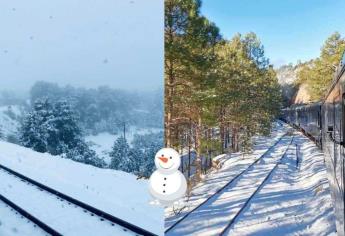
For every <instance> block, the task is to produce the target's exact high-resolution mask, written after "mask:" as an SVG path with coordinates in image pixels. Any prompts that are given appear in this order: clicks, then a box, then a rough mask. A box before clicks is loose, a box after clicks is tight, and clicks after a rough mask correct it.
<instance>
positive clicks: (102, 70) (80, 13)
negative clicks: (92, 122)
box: [0, 0, 164, 91]
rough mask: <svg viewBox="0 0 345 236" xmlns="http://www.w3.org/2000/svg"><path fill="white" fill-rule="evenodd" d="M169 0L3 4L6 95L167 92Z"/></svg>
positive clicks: (0, 49)
mask: <svg viewBox="0 0 345 236" xmlns="http://www.w3.org/2000/svg"><path fill="white" fill-rule="evenodd" d="M163 16H164V11H163V0H50V1H47V0H29V1H25V0H24V1H23V0H1V1H0V29H1V37H0V68H1V69H0V90H2V89H12V90H18V91H25V90H28V89H29V88H30V86H31V85H32V84H33V83H34V82H35V81H37V80H46V81H51V82H56V83H59V84H62V85H65V84H72V85H74V86H83V87H97V86H99V85H109V86H110V87H113V88H124V89H134V90H151V89H157V88H159V87H163V53H164V47H163V27H164V22H163V20H164V17H163Z"/></svg>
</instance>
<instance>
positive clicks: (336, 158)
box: [322, 54, 345, 236]
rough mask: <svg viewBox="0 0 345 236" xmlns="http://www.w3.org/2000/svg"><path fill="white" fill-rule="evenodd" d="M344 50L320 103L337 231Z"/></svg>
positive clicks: (340, 227)
mask: <svg viewBox="0 0 345 236" xmlns="http://www.w3.org/2000/svg"><path fill="white" fill-rule="evenodd" d="M344 70H345V54H344V56H343V59H342V62H341V65H340V66H339V68H338V71H337V73H336V77H335V79H334V83H333V84H332V86H331V88H330V90H329V92H328V94H327V96H326V98H325V100H324V103H323V104H322V123H323V128H322V142H323V151H324V154H325V160H326V166H327V171H328V173H329V181H330V186H331V192H332V198H333V200H334V208H335V214H336V220H337V222H336V223H337V231H338V235H342V236H343V235H345V225H344V218H345V212H344V200H345V199H344V158H345V153H344V148H345V145H344V131H345V125H344V124H345V122H344V117H345V113H344V112H345V87H344V86H345V73H344Z"/></svg>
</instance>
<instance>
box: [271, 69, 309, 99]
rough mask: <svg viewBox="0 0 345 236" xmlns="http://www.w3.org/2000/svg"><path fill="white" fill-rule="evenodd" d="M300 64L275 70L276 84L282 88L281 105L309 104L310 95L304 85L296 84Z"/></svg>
mask: <svg viewBox="0 0 345 236" xmlns="http://www.w3.org/2000/svg"><path fill="white" fill-rule="evenodd" d="M300 65H302V64H297V65H293V64H288V65H283V66H281V67H279V68H278V69H276V73H277V77H278V82H279V84H280V85H281V87H282V94H283V105H284V106H289V105H291V104H300V103H309V102H310V101H311V100H310V95H309V92H308V87H307V85H306V84H305V83H298V81H297V80H298V77H297V74H298V71H299V70H300V68H301V67H300Z"/></svg>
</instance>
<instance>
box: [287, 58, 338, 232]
mask: <svg viewBox="0 0 345 236" xmlns="http://www.w3.org/2000/svg"><path fill="white" fill-rule="evenodd" d="M282 118H283V120H285V121H286V122H288V123H290V124H292V125H293V126H295V127H296V128H298V129H300V130H302V131H303V132H304V133H305V134H306V135H307V136H309V137H311V138H312V139H313V140H314V141H315V142H316V143H317V144H318V145H319V146H320V147H321V148H322V150H323V152H324V154H325V163H326V167H327V172H328V178H329V183H330V188H331V195H332V199H333V203H334V209H335V215H336V225H337V232H338V235H341V236H345V224H344V222H345V208H344V202H345V193H344V184H345V179H344V177H345V175H344V168H345V166H344V165H345V163H344V158H345V138H344V134H345V53H344V54H343V57H342V59H341V62H340V65H339V67H338V69H337V72H336V73H335V78H334V82H333V84H332V86H331V87H330V89H329V92H328V94H327V96H326V97H325V99H324V100H323V102H319V103H313V104H304V105H293V106H291V107H289V108H285V109H283V110H282Z"/></svg>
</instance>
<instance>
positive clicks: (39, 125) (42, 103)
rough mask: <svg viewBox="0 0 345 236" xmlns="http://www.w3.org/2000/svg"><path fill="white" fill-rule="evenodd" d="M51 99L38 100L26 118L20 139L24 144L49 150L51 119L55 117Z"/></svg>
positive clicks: (39, 150)
mask: <svg viewBox="0 0 345 236" xmlns="http://www.w3.org/2000/svg"><path fill="white" fill-rule="evenodd" d="M52 109H53V106H52V104H51V103H50V102H49V100H47V99H46V100H37V101H36V102H35V104H34V107H33V110H32V111H31V112H30V113H29V114H28V115H27V116H26V117H25V118H24V122H23V125H22V128H21V136H20V141H21V143H22V145H23V146H25V147H29V148H32V149H33V150H35V151H37V152H47V151H48V150H47V139H48V132H47V131H48V130H49V129H50V128H51V127H50V124H49V121H50V120H51V119H52V118H53V114H52Z"/></svg>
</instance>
